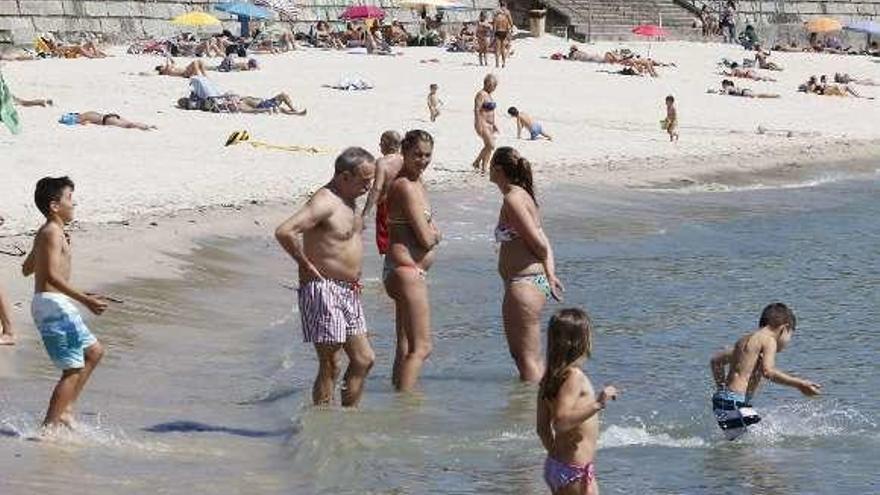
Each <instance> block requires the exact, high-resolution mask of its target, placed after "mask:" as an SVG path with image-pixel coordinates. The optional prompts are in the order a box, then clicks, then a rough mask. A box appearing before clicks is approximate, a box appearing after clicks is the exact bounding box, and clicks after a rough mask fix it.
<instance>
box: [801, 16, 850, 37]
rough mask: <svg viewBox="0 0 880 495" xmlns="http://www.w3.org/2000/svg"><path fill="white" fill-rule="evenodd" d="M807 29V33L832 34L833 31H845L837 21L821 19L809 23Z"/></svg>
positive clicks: (828, 18)
mask: <svg viewBox="0 0 880 495" xmlns="http://www.w3.org/2000/svg"><path fill="white" fill-rule="evenodd" d="M806 28H807V31H808V32H811V33H830V32H833V31H840V30H841V29H843V26H842V25H841V24H840V21H838V20H837V19H832V18H831V17H820V18H818V19H813V20H812V21H807V23H806Z"/></svg>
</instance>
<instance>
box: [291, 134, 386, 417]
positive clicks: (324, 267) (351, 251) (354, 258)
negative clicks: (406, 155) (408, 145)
mask: <svg viewBox="0 0 880 495" xmlns="http://www.w3.org/2000/svg"><path fill="white" fill-rule="evenodd" d="M374 173H375V163H374V159H373V155H371V154H370V153H369V152H368V151H366V150H364V149H363V148H348V149H346V150H345V151H343V152H342V154H341V155H339V156H338V157H337V158H336V164H335V171H334V174H333V178H332V179H331V180H330V182H329V183H328V184H327V185H325V186H324V187H322V188H321V189H318V191H317V192H316V193H315V194H314V195H312V197H311V198H310V199H309V200H308V202H306V204H305V205H304V206H303V207H302V208H300V210H299V211H297V212H296V213H294V215H293V216H292V217H290V218H289V219H287V220H286V221H285V222H284V223H282V224H281V225H280V226H279V227H278V228H277V229H276V230H275V238H276V239H278V243H279V244H281V246H282V247H284V250H285V251H287V252H288V253H289V254H290V255H291V256H292V257H293V259H294V260H296V263H297V265H299V290H298V293H299V297H298V299H299V310H300V317H301V321H302V330H303V340H304V342H306V343H310V344H314V346H315V351H316V352H317V354H318V376H317V377H316V378H315V384H314V387H313V388H312V400H313V401H314V403H315V404H316V405H324V404H329V403H330V402H331V400H332V399H333V395H334V388H335V386H336V379H337V377H338V375H339V369H338V364H337V360H338V357H339V353H340V351H345V354H346V355H347V356H348V362H349V363H348V369H347V370H346V371H345V376H344V378H343V384H342V405H343V406H344V407H349V406H357V404H358V402H359V401H360V398H361V395H362V393H363V389H364V380H365V379H366V377H367V373H369V371H370V368H371V367H372V366H373V360H374V359H375V356H374V354H373V349H372V347H371V346H370V342H369V340H368V339H367V327H366V322H365V321H364V311H363V308H362V307H361V300H360V290H361V285H360V276H361V267H362V265H363V260H364V246H363V239H362V237H361V232H362V230H363V223H362V222H363V219H362V218H361V217H360V216H358V215H357V214H356V213H355V208H356V199H357V198H359V197H360V196H362V195H364V194H365V193H366V192H367V191H368V190H369V189H370V184H371V182H372V181H373V176H374ZM300 234H302V243H300V241H299V236H300Z"/></svg>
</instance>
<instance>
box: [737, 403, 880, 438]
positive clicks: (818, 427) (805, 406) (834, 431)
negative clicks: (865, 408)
mask: <svg viewBox="0 0 880 495" xmlns="http://www.w3.org/2000/svg"><path fill="white" fill-rule="evenodd" d="M759 412H761V413H762V414H761V416H762V420H761V422H760V423H758V424H756V425H754V426H753V427H751V428H750V429H749V435H748V436H747V437H745V438H748V441H750V442H756V443H762V444H764V443H776V442H779V441H782V440H785V439H792V438H804V439H815V438H823V437H833V436H863V437H864V436H865V435H866V434H870V433H873V432H874V431H875V430H876V428H877V423H876V422H875V421H874V419H872V418H871V417H869V416H868V415H866V414H864V413H862V412H861V411H859V410H857V409H855V408H853V407H850V406H842V405H840V404H839V403H837V402H836V401H828V402H821V401H800V402H795V403H791V404H786V405H784V406H779V407H775V408H768V409H765V410H764V411H759Z"/></svg>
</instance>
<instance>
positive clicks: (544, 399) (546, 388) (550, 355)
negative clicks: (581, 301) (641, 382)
mask: <svg viewBox="0 0 880 495" xmlns="http://www.w3.org/2000/svg"><path fill="white" fill-rule="evenodd" d="M591 326H592V325H591V323H590V318H589V316H588V315H587V313H586V312H584V311H582V310H580V309H577V308H567V309H562V310H559V311H558V312H557V313H556V314H554V315H553V317H552V318H550V325H549V326H548V328H547V369H546V371H545V372H544V377H543V378H542V379H541V385H540V389H539V390H538V413H537V415H538V417H537V432H538V437H540V438H541V443H542V444H543V445H544V448H545V449H547V459H546V461H545V462H544V481H546V482H547V485H548V486H549V487H550V491H551V492H552V493H553V495H563V494H575V493H577V494H581V493H583V494H589V495H595V494H598V493H599V484H598V482H597V481H596V475H595V470H594V467H593V460H594V459H595V457H596V442H597V441H598V439H599V416H598V413H599V411H601V410H603V409H605V406H606V404H607V403H608V400H615V399H616V398H617V389H615V388H614V387H612V386H606V387H605V388H604V389H603V390H602V391H601V392H600V393H599V396H598V397H596V395H595V393H594V392H593V385H592V384H591V383H590V380H589V378H587V375H586V374H584V372H583V370H582V369H581V366H583V364H584V362H586V360H587V358H589V357H590V355H591V353H592V342H593V339H592V335H591V333H592V330H591V328H590V327H591Z"/></svg>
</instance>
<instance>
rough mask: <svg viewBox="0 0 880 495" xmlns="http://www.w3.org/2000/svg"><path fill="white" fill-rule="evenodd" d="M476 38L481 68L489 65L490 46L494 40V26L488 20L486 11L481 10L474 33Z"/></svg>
mask: <svg viewBox="0 0 880 495" xmlns="http://www.w3.org/2000/svg"><path fill="white" fill-rule="evenodd" d="M474 38H476V40H475V41H476V45H477V46H476V48H477V61H478V62H479V64H480V66H484V65H489V44H490V42H491V38H492V24H490V23H489V21H488V19H486V11H485V10H481V11H480V16H479V18H478V19H477V25H476V29H475V31H474Z"/></svg>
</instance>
